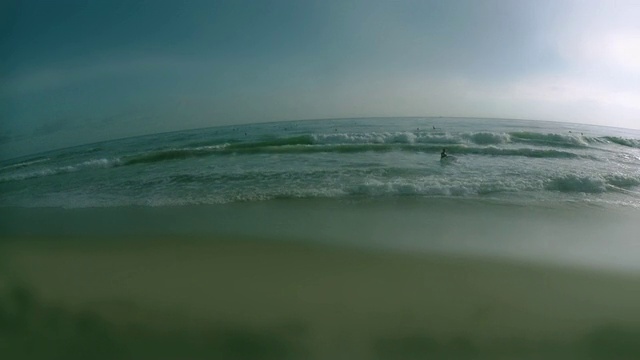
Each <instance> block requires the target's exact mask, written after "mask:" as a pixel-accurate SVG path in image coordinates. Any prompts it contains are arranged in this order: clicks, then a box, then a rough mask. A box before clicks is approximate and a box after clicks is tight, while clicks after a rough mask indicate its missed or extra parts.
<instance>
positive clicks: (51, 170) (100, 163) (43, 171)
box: [0, 158, 120, 183]
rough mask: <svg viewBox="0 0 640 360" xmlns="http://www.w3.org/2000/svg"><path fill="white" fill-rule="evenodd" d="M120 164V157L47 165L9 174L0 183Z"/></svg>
mask: <svg viewBox="0 0 640 360" xmlns="http://www.w3.org/2000/svg"><path fill="white" fill-rule="evenodd" d="M118 165H120V160H119V159H105V158H100V159H91V160H87V161H83V162H81V163H77V164H74V165H66V166H58V167H45V168H40V169H37V170H30V171H23V172H19V173H16V174H11V175H8V176H3V177H0V183H4V182H10V181H18V180H28V179H33V178H39V177H45V176H52V175H59V174H66V173H72V172H76V171H80V170H84V169H92V168H93V169H95V168H109V167H114V166H118Z"/></svg>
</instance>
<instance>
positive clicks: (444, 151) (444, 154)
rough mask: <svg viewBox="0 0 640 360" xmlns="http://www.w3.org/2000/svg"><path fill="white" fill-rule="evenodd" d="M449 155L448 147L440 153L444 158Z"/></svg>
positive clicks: (441, 157)
mask: <svg viewBox="0 0 640 360" xmlns="http://www.w3.org/2000/svg"><path fill="white" fill-rule="evenodd" d="M446 157H447V149H444V148H443V149H442V152H441V153H440V159H444V158H446Z"/></svg>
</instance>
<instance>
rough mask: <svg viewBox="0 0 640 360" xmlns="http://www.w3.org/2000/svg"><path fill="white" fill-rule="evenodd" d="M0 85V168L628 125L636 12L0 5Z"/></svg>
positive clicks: (419, 5)
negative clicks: (202, 146) (542, 126)
mask: <svg viewBox="0 0 640 360" xmlns="http://www.w3.org/2000/svg"><path fill="white" fill-rule="evenodd" d="M0 77H1V82H0V116H1V118H2V123H1V126H0V146H1V147H0V149H2V151H3V152H5V154H4V155H7V154H9V153H11V154H13V153H15V154H19V153H25V152H34V151H40V150H43V149H46V148H50V147H61V146H68V145H75V144H80V143H87V142H93V141H98V140H105V139H110V138H116V137H123V136H130V135H137V134H143V133H154V132H159V131H169V130H178V129H185V128H194V127H205V126H215V125H224V124H235V123H247V122H259V121H273V120H293V119H311V118H336V117H360V116H365V117H366V116H471V117H501V118H527V119H542V120H558V121H570V122H581V123H595V124H603V125H610V126H620V127H630V128H640V0H632V1H606V0H602V1H588V0H585V1H558V0H552V1H539V0H535V1H534V0H531V1H524V0H522V1H518V0H503V1H482V0H469V1H462V0H460V1H456V0H445V1H425V0H421V1H375V0H373V1H372V0H368V1H349V0H338V1H330V0H320V1H304V0H291V1H266V0H264V1H260V0H256V1H238V0H233V1H216V0H209V1H195V0H192V1H179V0H173V1H161V0H150V1H137V0H122V1H120V0H104V1H66V0H42V1H36V0H18V1H12V0H9V1H8V2H7V1H4V2H0ZM3 157H6V156H3Z"/></svg>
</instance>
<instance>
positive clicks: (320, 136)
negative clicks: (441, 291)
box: [0, 118, 640, 271]
mask: <svg viewBox="0 0 640 360" xmlns="http://www.w3.org/2000/svg"><path fill="white" fill-rule="evenodd" d="M443 149H446V151H447V153H448V154H449V157H448V158H447V159H445V160H444V161H443V160H441V158H440V153H441V151H442V150H443ZM0 166H1V167H0V212H1V213H2V216H1V218H2V220H1V221H2V224H1V225H2V226H0V231H2V233H3V234H4V235H7V236H9V235H39V236H49V235H79V236H82V235H89V236H93V235H101V236H109V235H116V236H123V235H136V236H138V235H142V236H144V235H149V236H163V235H206V234H208V235H229V236H249V237H254V238H271V239H287V240H291V239H293V240H295V241H311V242H320V243H327V242H328V243H331V244H338V245H348V246H357V247H365V248H371V247H374V248H384V249H395V250H401V251H414V250H419V251H428V252H433V251H437V252H447V253H451V252H453V253H465V254H467V253H471V254H473V255H482V256H500V257H508V258H516V259H518V260H519V261H520V260H522V259H526V260H534V261H551V262H556V263H558V262H559V263H561V264H578V265H581V266H584V265H587V266H596V267H606V268H614V269H618V270H619V269H624V270H629V269H631V270H632V271H640V252H639V250H638V245H637V241H638V240H637V239H638V236H637V234H638V233H640V209H639V208H640V131H637V130H628V129H619V128H610V127H598V126H589V125H581V124H569V123H554V122H541V121H522V120H497V119H460V118H372V119H371V118H367V119H339V120H313V121H292V122H277V123H261V124H250V125H242V126H226V127H213V128H206V129H196V130H188V131H180V132H172V133H162V134H154V135H148V136H141V137H134V138H126V139H120V140H113V141H108V142H102V143H95V144H88V145H83V146H77V147H72V148H66V149H59V150H55V151H50V152H47V153H42V154H35V155H32V156H27V157H23V158H19V159H13V160H8V161H4V162H2V164H1V165H0Z"/></svg>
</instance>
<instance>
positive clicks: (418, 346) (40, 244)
mask: <svg viewBox="0 0 640 360" xmlns="http://www.w3.org/2000/svg"><path fill="white" fill-rule="evenodd" d="M0 246H1V247H0V254H2V255H0V266H1V267H0V271H1V273H0V274H1V276H2V278H1V279H0V280H1V285H2V291H1V293H2V295H1V296H0V299H1V302H0V304H2V307H1V308H0V310H2V311H1V312H0V330H1V332H0V349H2V348H4V351H5V352H6V353H8V354H13V355H14V356H15V357H20V358H34V359H41V358H42V359H46V358H86V357H92V358H114V359H115V358H167V359H174V358H175V359H178V358H221V359H283V358H284V359H291V358H294V359H343V358H344V359H422V358H446V359H485V358H486V359H496V358H504V359H512V358H519V359H520V358H527V359H529V358H532V359H538V358H539V359H547V358H561V359H584V358H594V359H609V358H610V359H632V358H638V356H640V345H639V344H640V274H634V273H616V272H614V271H596V270H589V269H580V268H576V267H574V268H562V267H559V266H551V265H543V264H535V263H522V262H520V263H516V262H507V261H505V260H497V259H491V258H487V257H469V256H462V255H460V256H454V255H448V256H444V255H438V254H434V253H431V254H430V253H407V252H393V251H389V250H380V249H379V250H374V249H370V250H364V249H357V248H344V247H341V248H338V247H335V246H330V245H318V244H301V243H295V242H283V241H278V240H276V239H253V238H229V237H227V238H219V237H218V238H215V237H211V236H208V237H184V236H183V237H173V238H153V239H151V238H139V237H138V238H135V239H132V238H126V237H124V238H122V237H121V238H109V239H100V241H96V239H86V238H76V239H74V240H69V239H64V238H62V239H61V238H55V239H51V238H36V239H29V240H26V239H24V238H20V239H17V240H16V241H13V239H5V241H4V242H3V244H2V245H0Z"/></svg>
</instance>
